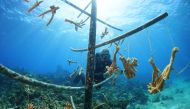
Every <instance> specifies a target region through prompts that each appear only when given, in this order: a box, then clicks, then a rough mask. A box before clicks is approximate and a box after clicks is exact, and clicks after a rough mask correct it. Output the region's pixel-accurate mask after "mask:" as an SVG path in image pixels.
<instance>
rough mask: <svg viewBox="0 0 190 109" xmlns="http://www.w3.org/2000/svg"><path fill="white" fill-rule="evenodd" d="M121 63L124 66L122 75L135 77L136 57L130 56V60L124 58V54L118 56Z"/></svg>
mask: <svg viewBox="0 0 190 109" xmlns="http://www.w3.org/2000/svg"><path fill="white" fill-rule="evenodd" d="M119 59H120V60H121V62H122V64H123V67H124V69H125V70H124V72H123V73H124V75H125V76H126V78H128V79H130V78H133V77H135V72H136V69H135V67H136V66H137V58H132V62H130V61H131V59H130V58H127V59H126V58H125V57H124V56H120V58H119Z"/></svg>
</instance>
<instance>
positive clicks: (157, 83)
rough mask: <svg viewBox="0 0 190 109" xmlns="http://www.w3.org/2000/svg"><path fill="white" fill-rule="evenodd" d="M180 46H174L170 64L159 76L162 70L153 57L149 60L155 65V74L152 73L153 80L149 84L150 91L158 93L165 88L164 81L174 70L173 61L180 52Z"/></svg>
mask: <svg viewBox="0 0 190 109" xmlns="http://www.w3.org/2000/svg"><path fill="white" fill-rule="evenodd" d="M178 50H179V49H178V48H177V47H174V48H173V50H172V54H171V58H170V62H169V64H168V65H167V66H166V67H165V69H164V70H163V72H162V73H161V74H160V77H159V76H158V73H159V72H160V70H159V69H158V68H157V67H156V65H155V63H154V61H153V58H151V59H150V60H149V63H150V64H151V65H152V67H153V75H152V82H151V83H149V84H148V91H149V93H151V94H152V93H158V92H160V91H161V90H162V89H163V86H164V82H165V80H167V79H168V78H169V75H170V73H171V70H172V65H173V61H174V58H175V54H176V52H178Z"/></svg>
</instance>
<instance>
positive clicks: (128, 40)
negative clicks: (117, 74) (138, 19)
mask: <svg viewBox="0 0 190 109" xmlns="http://www.w3.org/2000/svg"><path fill="white" fill-rule="evenodd" d="M127 50H128V57H129V56H130V54H129V50H130V48H129V40H128V43H127Z"/></svg>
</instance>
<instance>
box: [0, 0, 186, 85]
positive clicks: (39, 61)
mask: <svg viewBox="0 0 190 109" xmlns="http://www.w3.org/2000/svg"><path fill="white" fill-rule="evenodd" d="M34 2H35V1H33V0H31V2H30V3H26V2H24V0H0V64H3V65H6V66H8V67H10V68H17V67H19V68H24V69H27V70H28V71H31V72H34V73H37V74H38V73H39V74H47V73H51V72H54V71H55V70H56V68H57V66H62V67H63V68H64V69H65V70H68V71H69V72H71V71H73V69H74V68H75V67H76V65H68V62H67V60H68V59H71V60H75V61H78V62H79V63H80V64H81V65H82V66H83V67H84V68H86V60H87V53H86V52H82V53H75V52H73V51H71V50H70V48H86V47H87V45H88V34H89V21H88V22H86V23H87V24H86V25H85V26H84V27H83V28H82V29H79V31H78V32H76V31H75V30H74V27H73V26H72V25H70V24H68V23H66V22H64V20H65V18H69V19H72V20H78V21H79V20H81V19H85V18H86V16H85V15H82V16H81V18H80V19H77V16H78V14H79V13H80V12H79V11H77V10H75V9H73V8H72V7H70V6H68V5H67V4H65V3H64V2H62V1H61V0H45V1H44V4H42V5H41V6H39V7H38V8H37V9H35V10H34V11H33V12H32V13H27V10H28V8H29V7H30V6H31V5H32V4H33V3H34ZM71 2H72V3H75V4H76V5H77V6H79V7H81V8H84V7H85V5H86V4H87V3H88V2H89V0H83V1H76V0H71ZM82 2H84V3H82ZM97 2H98V4H97V8H98V12H97V13H98V18H101V19H102V20H104V21H106V22H108V23H110V24H112V25H114V26H116V27H118V28H121V29H123V31H122V32H120V31H117V30H114V29H111V28H109V35H108V36H105V38H104V39H102V40H101V38H100V35H101V32H102V31H103V30H104V28H105V27H106V26H105V25H103V24H101V23H97V41H96V42H97V43H101V42H104V41H106V40H109V39H112V38H115V37H117V36H118V35H121V34H123V33H125V32H127V31H129V30H131V29H133V28H135V27H137V26H140V25H142V24H143V23H145V22H147V21H149V20H150V19H152V18H154V17H156V16H158V15H160V14H162V13H164V12H168V14H169V16H168V17H167V18H165V19H164V20H162V21H160V22H158V23H156V24H155V25H153V26H151V27H149V28H147V29H145V30H143V31H141V32H139V33H137V34H134V35H132V36H130V37H128V38H126V39H125V41H124V43H123V44H121V45H120V46H121V47H120V48H121V49H120V53H122V54H123V55H125V56H126V57H127V56H129V57H137V59H138V64H139V66H138V68H137V69H138V72H137V74H136V78H135V79H137V80H138V81H141V82H144V81H146V82H147V81H150V80H151V72H152V68H151V66H150V65H149V63H148V59H149V58H150V57H151V56H153V57H154V60H155V62H156V64H157V66H159V68H160V69H161V70H162V69H164V67H165V65H167V64H168V63H169V59H170V55H171V50H172V48H173V47H174V46H176V47H179V49H180V51H179V52H178V53H177V54H176V58H175V62H174V71H173V73H172V74H171V79H170V80H171V81H172V80H175V79H176V78H178V77H176V73H177V72H179V71H180V70H181V69H182V68H183V67H184V66H185V65H186V64H188V63H189V62H190V51H189V47H190V36H189V35H190V27H189V25H190V21H189V18H190V12H189V11H190V1H189V0H117V1H116V0H97ZM114 3H115V4H114ZM52 4H54V5H58V6H60V7H61V8H60V9H59V10H58V12H57V13H56V15H55V18H54V19H53V22H52V23H51V24H50V26H48V27H47V26H46V23H47V21H48V19H49V17H50V16H47V17H45V18H44V19H41V18H40V17H38V15H39V14H40V13H42V12H44V11H45V10H46V9H48V8H49V6H50V5H52ZM104 10H105V12H104ZM87 11H88V12H90V9H88V10H87ZM149 40H150V43H149ZM104 48H109V45H108V46H105V47H102V48H99V49H97V50H96V52H100V51H101V50H102V49H104ZM125 49H127V51H126V50H125ZM109 50H110V53H111V56H112V58H113V52H114V50H115V47H114V46H113V45H112V47H110V48H109ZM118 56H119V55H118ZM117 62H118V63H117V64H118V65H119V67H121V68H122V64H121V62H119V59H118V61H117ZM189 72H190V68H187V69H186V70H185V71H184V72H183V73H182V74H181V75H180V77H181V78H186V79H188V80H190V74H189Z"/></svg>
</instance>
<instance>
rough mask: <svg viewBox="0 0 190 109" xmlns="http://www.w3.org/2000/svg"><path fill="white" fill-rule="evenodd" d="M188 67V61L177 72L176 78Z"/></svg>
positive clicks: (189, 64)
mask: <svg viewBox="0 0 190 109" xmlns="http://www.w3.org/2000/svg"><path fill="white" fill-rule="evenodd" d="M189 66H190V61H189V62H188V63H187V64H186V65H185V67H183V68H182V69H181V70H180V71H179V72H177V76H179V75H180V74H181V73H183V72H184V71H185V70H187V68H188V67H189Z"/></svg>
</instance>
